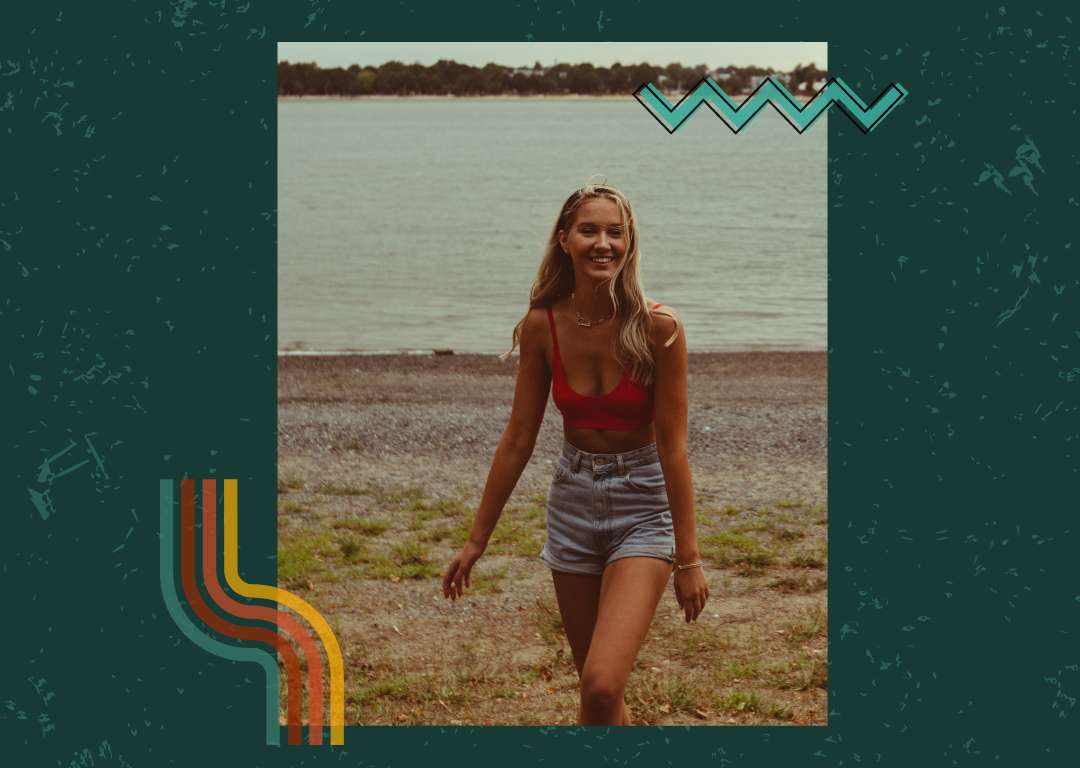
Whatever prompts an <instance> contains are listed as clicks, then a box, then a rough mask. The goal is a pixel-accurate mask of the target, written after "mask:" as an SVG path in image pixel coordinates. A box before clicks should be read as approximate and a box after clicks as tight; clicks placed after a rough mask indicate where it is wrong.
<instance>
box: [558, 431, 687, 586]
mask: <svg viewBox="0 0 1080 768" xmlns="http://www.w3.org/2000/svg"><path fill="white" fill-rule="evenodd" d="M624 557H657V558H660V559H661V560H667V561H668V562H670V563H674V562H675V532H674V529H673V528H672V526H671V510H670V509H669V508H668V498H667V489H666V488H665V487H664V472H663V470H662V469H661V468H660V458H659V457H658V456H657V454H656V446H655V445H647V446H645V447H644V448H637V449H635V450H633V451H626V452H625V453H586V452H585V451H580V450H578V449H577V448H575V447H574V446H572V445H570V444H569V443H567V442H565V441H564V442H563V452H562V456H560V457H559V463H558V465H557V466H556V467H555V477H554V478H553V479H552V481H551V491H550V492H549V493H548V505H547V541H546V543H545V544H544V549H543V551H541V553H540V559H541V560H543V561H544V562H545V563H546V564H547V565H548V566H549V567H550V568H551V569H552V570H554V571H562V572H565V573H581V574H597V575H598V574H601V573H603V572H604V568H605V567H606V566H607V565H608V564H609V563H611V562H613V561H615V560H619V559H621V558H624Z"/></svg>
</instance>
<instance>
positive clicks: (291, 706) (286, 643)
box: [159, 479, 345, 745]
mask: <svg viewBox="0 0 1080 768" xmlns="http://www.w3.org/2000/svg"><path fill="white" fill-rule="evenodd" d="M224 488H225V504H224V551H223V558H222V559H223V561H224V573H225V582H226V584H227V585H228V587H229V588H230V589H231V590H232V591H233V592H234V593H235V594H237V595H239V596H241V597H246V598H251V599H255V600H270V601H273V602H274V603H275V605H274V606H273V607H270V606H266V605H262V604H248V603H242V602H240V601H238V600H236V599H234V598H233V597H232V596H230V594H229V593H228V592H226V590H225V589H224V588H223V587H222V585H221V582H220V580H219V578H218V571H217V562H218V561H217V542H218V536H217V531H218V526H217V482H216V480H211V479H207V480H203V481H202V486H201V493H202V502H203V517H202V523H203V526H202V550H201V564H202V568H201V570H200V569H197V567H196V545H195V536H196V532H195V489H196V486H195V481H194V480H191V479H183V480H181V481H180V541H179V547H177V546H176V540H175V537H176V531H175V526H176V521H175V511H174V506H175V498H174V492H175V481H173V480H168V479H164V480H161V481H160V482H159V501H160V524H161V543H160V548H161V551H160V554H161V565H160V574H159V575H160V582H161V591H162V596H163V597H164V599H165V604H166V608H167V609H168V612H169V615H170V617H171V618H172V619H173V621H174V622H175V623H176V625H177V626H178V627H179V628H180V630H181V631H182V632H183V633H184V635H185V636H186V637H188V639H190V640H191V641H192V642H194V643H195V644H196V645H198V646H199V647H200V648H202V649H203V650H206V651H208V652H210V653H213V654H215V655H217V656H220V657H222V658H226V659H230V660H233V661H248V662H255V663H258V664H259V665H260V666H262V667H263V669H264V671H265V672H266V679H267V683H266V710H265V718H266V743H267V744H271V745H278V744H280V726H279V724H278V700H279V690H280V683H281V681H280V678H279V671H278V666H277V663H276V659H275V657H274V654H273V653H268V652H267V651H266V650H260V649H259V648H257V647H245V646H239V645H230V644H226V643H222V642H221V641H219V640H217V639H216V638H215V637H214V636H212V635H210V634H208V633H207V632H206V630H205V627H209V628H210V629H212V630H214V632H216V633H218V634H220V635H223V636H226V637H230V638H233V639H237V640H248V641H252V640H254V641H256V642H258V643H261V644H262V645H264V646H269V647H272V648H273V649H275V650H276V651H277V652H278V653H279V654H280V656H281V660H282V662H283V664H284V666H285V675H286V681H287V693H286V725H287V728H286V732H287V738H288V743H289V744H300V743H302V738H301V736H302V722H303V711H302V704H303V691H302V686H303V682H304V681H305V678H304V676H302V675H301V669H300V661H299V658H298V656H297V653H296V650H295V649H294V648H293V645H292V643H291V642H290V639H291V640H295V641H296V643H297V645H298V646H299V648H300V650H301V651H302V653H303V655H304V658H305V660H306V661H307V664H308V673H307V675H306V682H307V684H308V694H309V695H308V706H309V718H308V729H307V730H308V743H309V744H312V745H316V744H322V743H323V725H324V722H323V716H324V709H323V693H324V688H323V677H322V675H323V663H322V657H321V654H320V649H319V645H318V643H316V642H315V640H314V638H313V636H312V634H311V632H310V631H309V630H308V629H307V627H305V626H304V625H303V624H302V623H301V622H300V621H298V620H297V619H295V618H293V617H292V616H291V615H290V614H289V613H286V612H285V611H284V610H282V608H283V607H284V608H288V609H290V610H292V611H294V612H295V613H297V614H299V615H300V617H302V618H303V619H305V620H306V621H307V622H308V623H309V624H310V625H311V627H312V628H313V629H314V630H315V633H316V634H317V635H318V636H319V639H320V640H321V642H322V644H323V646H324V647H325V649H326V655H327V661H328V663H329V667H330V712H331V720H330V743H331V744H334V745H340V744H344V742H345V733H344V731H345V728H344V719H345V696H344V690H345V681H344V664H343V661H342V656H341V650H340V648H339V646H338V643H337V639H336V638H335V637H334V633H333V631H332V630H331V629H330V626H329V624H327V622H326V620H325V619H323V617H322V616H321V615H320V614H319V612H318V611H316V610H315V609H314V608H312V607H311V606H310V605H309V604H308V603H307V602H305V601H304V600H302V599H301V598H299V597H297V596H296V595H293V594H291V593H289V592H287V591H285V590H282V589H278V588H277V587H273V586H269V585H261V584H249V583H247V582H245V581H243V579H241V578H240V574H239V567H238V550H239V541H238V530H237V527H238V526H237V481H236V480H225V482H224ZM177 549H178V550H179V555H180V574H181V580H180V585H179V591H180V592H182V593H183V595H184V599H185V601H186V602H187V604H188V607H189V608H190V609H191V611H192V612H193V613H194V615H195V616H196V617H197V618H198V619H199V621H200V622H201V624H202V625H203V626H198V625H196V623H195V622H193V621H192V620H191V619H190V618H189V617H188V615H187V613H186V612H185V611H184V610H183V608H182V606H181V603H180V601H179V600H178V599H177V593H178V585H177V583H176V574H175V562H174V556H175V553H176V551H177ZM199 576H201V578H202V582H203V583H202V587H203V588H204V589H205V590H206V593H207V595H208V596H209V598H210V600H209V604H208V603H207V601H206V600H205V599H204V596H203V594H202V593H201V592H200V586H199V583H198V578H197V577H199ZM215 608H216V609H218V610H219V611H220V612H221V614H222V615H219V614H218V613H216V612H215V611H214V610H213V609H215ZM226 617H230V618H239V619H244V620H255V621H258V622H265V623H267V624H269V625H270V626H269V627H266V626H263V625H261V624H260V625H251V624H246V623H245V624H237V623H235V622H232V621H229V620H228V618H226ZM279 629H280V630H281V631H282V632H283V633H284V635H279V634H278V630H279Z"/></svg>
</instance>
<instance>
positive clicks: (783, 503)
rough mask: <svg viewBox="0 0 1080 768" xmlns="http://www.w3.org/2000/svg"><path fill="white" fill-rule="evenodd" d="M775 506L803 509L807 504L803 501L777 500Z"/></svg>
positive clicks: (778, 507)
mask: <svg viewBox="0 0 1080 768" xmlns="http://www.w3.org/2000/svg"><path fill="white" fill-rule="evenodd" d="M773 506H774V507H776V508H777V509H802V508H803V507H805V506H806V504H805V503H803V502H801V501H777V502H775V503H774V504H773Z"/></svg>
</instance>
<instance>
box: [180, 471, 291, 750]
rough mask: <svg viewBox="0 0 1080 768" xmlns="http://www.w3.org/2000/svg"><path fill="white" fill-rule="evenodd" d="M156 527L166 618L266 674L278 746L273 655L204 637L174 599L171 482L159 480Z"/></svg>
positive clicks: (270, 724) (272, 738)
mask: <svg viewBox="0 0 1080 768" xmlns="http://www.w3.org/2000/svg"><path fill="white" fill-rule="evenodd" d="M158 503H159V525H160V532H161V536H160V537H159V544H158V548H159V553H160V556H159V560H160V566H159V569H158V577H159V581H160V584H161V596H162V598H163V599H164V600H165V608H166V610H168V612H169V616H170V617H171V618H172V620H173V622H174V623H175V624H176V626H177V627H179V628H180V631H181V632H183V633H184V636H185V637H187V639H188V640H190V641H191V642H193V643H194V644H195V645H197V646H199V647H200V648H202V649H203V650H204V651H206V652H207V653H212V654H214V655H215V656H220V657H221V658H223V659H229V660H231V661H247V662H251V663H254V664H258V665H259V666H260V667H262V668H263V672H265V673H266V712H265V721H266V743H267V744H270V745H272V746H277V745H278V744H280V743H281V737H280V729H279V727H278V691H279V680H278V666H277V661H276V660H275V658H274V657H273V655H271V654H269V653H267V652H266V651H264V650H261V649H258V648H243V647H240V646H236V645H226V644H225V643H223V642H221V641H220V640H217V639H215V638H213V637H211V636H210V635H207V634H206V633H205V632H203V631H202V630H201V629H199V628H198V627H197V626H195V623H194V622H193V621H191V619H189V618H188V615H187V614H186V613H184V609H183V608H182V607H181V605H180V601H179V599H177V591H176V573H175V567H176V566H175V562H174V560H173V553H174V551H175V550H174V548H175V546H176V517H175V514H174V512H173V506H174V504H175V500H174V488H173V481H172V480H161V481H159V484H158Z"/></svg>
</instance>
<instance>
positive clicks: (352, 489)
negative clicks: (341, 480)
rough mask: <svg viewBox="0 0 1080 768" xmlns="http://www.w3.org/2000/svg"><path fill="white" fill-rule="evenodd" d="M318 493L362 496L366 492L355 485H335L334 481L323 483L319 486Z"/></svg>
mask: <svg viewBox="0 0 1080 768" xmlns="http://www.w3.org/2000/svg"><path fill="white" fill-rule="evenodd" d="M319 493H323V494H326V495H327V496H364V495H366V494H367V490H366V489H364V488H358V487H357V486H355V485H336V484H335V483H325V484H323V485H321V486H319Z"/></svg>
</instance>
